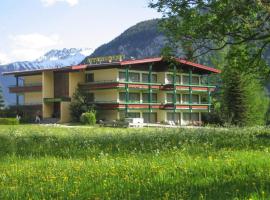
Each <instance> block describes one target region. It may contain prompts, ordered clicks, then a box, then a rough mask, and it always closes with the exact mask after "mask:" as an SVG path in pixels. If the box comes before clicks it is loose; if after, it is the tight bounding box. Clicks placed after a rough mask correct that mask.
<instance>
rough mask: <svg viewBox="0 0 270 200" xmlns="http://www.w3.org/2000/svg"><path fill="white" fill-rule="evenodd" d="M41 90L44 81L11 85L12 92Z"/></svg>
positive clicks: (10, 90)
mask: <svg viewBox="0 0 270 200" xmlns="http://www.w3.org/2000/svg"><path fill="white" fill-rule="evenodd" d="M41 91H42V83H33V84H25V85H19V86H16V85H12V86H9V92H10V93H25V92H41Z"/></svg>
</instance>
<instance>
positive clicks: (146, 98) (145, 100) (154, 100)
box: [142, 93, 157, 103]
mask: <svg viewBox="0 0 270 200" xmlns="http://www.w3.org/2000/svg"><path fill="white" fill-rule="evenodd" d="M142 96H143V99H142V100H143V103H149V93H143V94H142ZM152 103H157V94H156V93H152Z"/></svg>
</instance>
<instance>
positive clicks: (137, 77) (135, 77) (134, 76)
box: [129, 72, 140, 82]
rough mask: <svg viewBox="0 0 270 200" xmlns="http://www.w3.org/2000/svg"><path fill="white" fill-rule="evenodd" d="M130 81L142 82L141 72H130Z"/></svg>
mask: <svg viewBox="0 0 270 200" xmlns="http://www.w3.org/2000/svg"><path fill="white" fill-rule="evenodd" d="M129 81H130V82H140V74H139V73H133V72H131V73H129Z"/></svg>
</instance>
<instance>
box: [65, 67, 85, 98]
mask: <svg viewBox="0 0 270 200" xmlns="http://www.w3.org/2000/svg"><path fill="white" fill-rule="evenodd" d="M84 81H85V73H84V72H70V73H69V96H70V97H72V96H73V94H74V92H75V91H76V89H77V87H78V84H79V83H84Z"/></svg>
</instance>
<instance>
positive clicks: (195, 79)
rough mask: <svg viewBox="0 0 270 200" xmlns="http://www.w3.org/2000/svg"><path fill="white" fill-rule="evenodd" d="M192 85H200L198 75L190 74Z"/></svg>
mask: <svg viewBox="0 0 270 200" xmlns="http://www.w3.org/2000/svg"><path fill="white" fill-rule="evenodd" d="M192 85H200V77H199V76H192Z"/></svg>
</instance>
